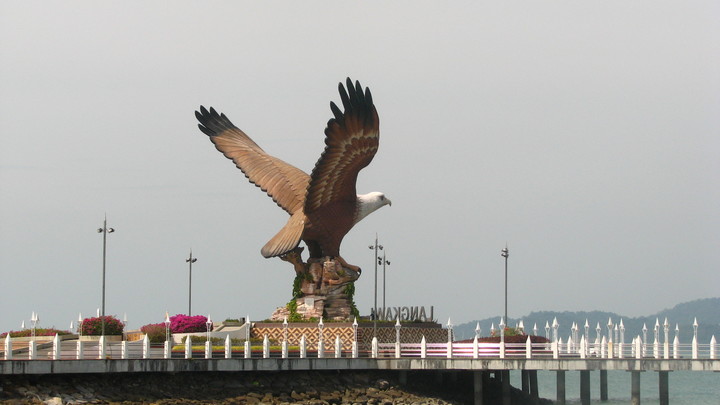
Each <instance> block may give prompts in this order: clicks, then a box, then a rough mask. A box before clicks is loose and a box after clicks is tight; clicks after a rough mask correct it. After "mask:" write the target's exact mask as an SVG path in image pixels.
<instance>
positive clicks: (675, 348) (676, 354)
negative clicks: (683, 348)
mask: <svg viewBox="0 0 720 405" xmlns="http://www.w3.org/2000/svg"><path fill="white" fill-rule="evenodd" d="M679 358H680V339H678V337H677V335H675V340H673V359H679Z"/></svg>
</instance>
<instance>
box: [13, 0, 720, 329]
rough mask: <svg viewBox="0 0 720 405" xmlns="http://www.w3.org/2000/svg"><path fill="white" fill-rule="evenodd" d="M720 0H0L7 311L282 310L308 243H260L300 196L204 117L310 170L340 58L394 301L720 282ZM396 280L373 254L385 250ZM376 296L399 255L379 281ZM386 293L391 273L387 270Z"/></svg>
mask: <svg viewBox="0 0 720 405" xmlns="http://www.w3.org/2000/svg"><path fill="white" fill-rule="evenodd" d="M718 17H720V3H718V2H716V1H712V0H711V1H690V2H687V1H581V2H578V1H563V0H560V1H535V2H515V1H510V2H494V1H493V2H490V1H454V2H429V1H398V2H380V1H367V2H336V1H332V2H330V1H312V2H279V1H270V2H244V1H232V2H231V1H211V2H199V1H176V2H173V3H172V5H170V3H167V2H140V1H122V2H119V1H105V2H96V1H75V2H65V1H48V2H46V1H43V2H39V1H8V0H4V1H0V60H2V63H0V280H1V281H0V285H1V287H0V296H1V298H0V301H1V302H2V304H0V332H2V331H7V330H17V329H19V328H20V326H21V322H23V321H25V323H26V324H29V320H30V317H31V314H32V312H37V313H38V315H39V318H40V322H39V326H43V327H51V326H54V327H57V328H61V329H67V328H68V327H69V325H70V322H71V321H73V320H77V318H78V316H79V314H80V313H81V314H82V315H83V316H84V317H85V316H94V315H95V313H96V310H97V308H100V306H101V302H102V298H101V297H102V251H103V244H102V239H103V238H102V234H99V233H97V228H99V227H101V226H102V224H103V219H104V217H105V216H107V221H108V226H109V227H112V228H114V229H115V232H114V233H112V234H108V237H107V250H106V253H107V259H106V260H107V262H106V283H105V286H106V313H108V314H113V315H117V316H118V317H120V318H122V317H123V316H125V315H126V316H127V319H128V328H130V329H134V328H139V327H140V326H142V325H145V324H148V323H158V322H162V321H163V319H164V317H165V312H166V311H167V312H169V313H170V314H171V315H173V314H177V313H186V312H187V310H188V276H189V274H188V273H189V269H188V264H187V263H186V262H185V259H186V258H187V257H188V255H189V253H190V250H192V253H193V256H195V257H197V258H198V260H197V262H196V263H195V264H194V265H193V280H192V312H193V315H196V314H202V315H210V317H211V318H212V319H213V320H216V321H219V320H222V319H226V318H238V317H244V316H246V315H249V316H250V318H251V319H252V320H260V319H265V318H268V317H269V316H270V314H271V313H272V312H273V310H274V309H275V308H276V307H280V306H283V305H285V304H286V303H287V302H288V301H289V299H290V297H291V293H292V281H293V277H294V272H293V270H292V267H291V266H290V265H289V264H288V263H286V262H283V261H281V260H280V259H278V258H274V259H264V258H263V257H262V256H261V255H260V248H261V247H262V246H263V245H264V244H265V243H266V242H267V241H268V240H269V239H270V238H271V237H272V236H273V235H274V234H275V233H276V232H277V231H278V230H279V229H280V228H281V227H282V226H283V225H284V224H285V221H286V220H287V216H286V213H285V212H284V211H282V210H281V209H280V208H278V207H277V206H276V205H275V204H274V203H273V202H272V200H271V199H270V198H268V197H267V196H266V195H264V193H262V192H261V191H260V190H259V189H257V188H256V187H254V186H253V185H251V184H249V183H248V182H247V180H246V179H245V177H244V176H243V175H242V173H241V172H240V171H239V170H238V169H237V168H235V166H234V164H233V163H232V162H231V161H229V160H227V159H226V158H224V157H223V156H222V155H221V154H220V153H219V152H218V151H216V150H215V148H214V147H213V145H212V144H211V142H209V140H208V139H207V137H206V136H205V135H204V134H202V133H201V132H200V131H199V130H198V128H197V121H196V119H195V117H194V111H195V110H196V109H198V108H199V106H200V105H204V106H207V107H209V106H213V107H214V108H216V109H217V110H218V111H220V112H224V113H225V114H226V115H227V116H228V117H229V118H230V119H231V120H232V121H233V123H234V124H235V125H237V126H238V127H239V128H241V129H243V130H244V131H245V132H246V133H247V134H248V135H249V136H250V137H252V138H253V139H254V140H255V141H256V142H257V143H258V144H259V145H260V146H261V147H263V148H264V149H265V150H266V151H267V152H269V153H270V154H272V155H274V156H277V157H280V158H281V159H283V160H285V161H287V162H288V163H291V164H293V165H295V166H296V167H298V168H300V169H302V170H304V171H306V172H308V173H309V172H310V171H311V170H312V167H313V166H314V164H315V162H316V161H317V158H318V157H319V155H320V153H321V151H322V149H323V147H324V134H323V130H324V128H325V124H326V122H327V120H328V119H329V118H330V117H331V116H332V115H331V112H330V108H329V102H330V101H335V102H339V99H340V98H339V96H338V92H337V85H338V83H339V82H341V81H344V79H345V78H346V77H348V76H349V77H351V78H352V79H353V80H359V81H360V82H361V84H362V85H363V86H368V87H370V89H371V91H372V94H373V99H374V101H375V104H376V107H377V110H378V113H379V116H380V148H379V151H378V153H377V155H376V156H375V159H374V160H373V162H372V163H371V164H370V165H369V166H368V167H367V168H366V169H364V170H363V171H362V172H361V173H360V176H359V179H358V192H360V193H366V192H370V191H382V192H384V193H385V194H386V195H387V197H388V198H390V199H391V200H392V202H393V205H392V206H391V207H387V206H386V207H383V208H382V209H380V210H379V211H377V212H375V213H373V214H372V215H370V216H369V217H367V218H365V219H364V220H363V221H362V222H361V223H359V224H358V225H356V226H355V228H353V229H352V230H351V231H350V233H349V234H348V235H347V236H346V237H345V239H344V241H343V245H342V247H341V253H342V255H343V257H344V258H345V259H346V260H347V261H348V262H349V263H353V264H356V265H359V266H361V267H362V268H363V269H364V271H363V274H362V276H361V278H360V279H359V280H358V282H357V284H356V296H355V301H356V303H357V305H358V307H359V309H360V312H361V313H362V314H369V312H370V308H371V307H372V305H373V297H374V260H375V259H374V255H375V252H374V251H372V250H369V249H368V246H369V245H372V244H374V242H375V237H376V235H377V237H378V238H379V243H380V244H381V245H383V246H384V248H385V249H384V250H383V253H385V254H386V259H387V260H389V261H390V263H391V264H390V265H389V266H387V267H386V288H385V291H386V303H387V306H425V307H427V308H429V307H430V306H432V307H433V309H434V314H435V316H436V317H437V318H438V320H439V321H440V322H442V323H446V322H447V319H448V318H450V319H451V320H452V322H453V323H454V324H458V323H462V322H468V321H472V320H476V319H483V318H487V317H491V316H499V315H501V314H502V313H503V311H504V269H505V268H504V265H505V263H504V259H503V257H501V255H500V253H501V249H502V248H504V247H505V246H506V244H507V246H508V248H509V252H510V256H509V258H508V263H507V264H508V284H509V287H508V314H509V316H510V317H513V318H517V317H522V316H523V315H525V314H528V313H530V312H532V311H542V310H556V311H582V310H606V311H614V312H617V313H620V314H623V315H626V316H639V315H648V314H652V313H655V312H657V311H659V310H661V309H664V308H670V307H672V306H674V305H675V304H677V303H680V302H685V301H690V300H694V299H699V298H707V297H717V296H720V271H719V270H720V249H718V247H719V246H720V210H719V209H718V207H720V177H719V173H720V159H718V152H720V136H718V135H720V114H718V112H719V111H720V25H718V24H717V20H718ZM379 278H380V279H381V280H382V269H380V272H379ZM378 295H379V297H382V281H380V282H379V291H378ZM378 301H379V303H380V304H381V303H382V298H378Z"/></svg>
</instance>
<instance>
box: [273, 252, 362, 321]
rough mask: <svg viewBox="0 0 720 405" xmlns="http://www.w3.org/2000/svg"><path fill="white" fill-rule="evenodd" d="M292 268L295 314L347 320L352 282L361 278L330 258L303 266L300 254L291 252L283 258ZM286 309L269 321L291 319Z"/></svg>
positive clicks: (312, 260) (350, 303) (280, 309)
mask: <svg viewBox="0 0 720 405" xmlns="http://www.w3.org/2000/svg"><path fill="white" fill-rule="evenodd" d="M282 259H283V260H285V261H287V262H290V263H292V264H293V266H294V267H295V272H296V284H295V291H293V294H294V295H295V298H294V301H295V303H296V306H295V312H296V313H298V314H300V315H301V316H302V317H303V318H305V319H310V318H320V317H323V318H325V319H331V320H347V319H350V318H351V315H352V310H353V298H352V296H353V294H354V292H355V286H354V284H353V282H354V281H355V280H357V279H358V278H359V277H360V273H359V272H357V271H355V270H354V269H350V268H348V267H343V266H342V265H341V264H340V262H339V261H338V260H334V259H331V258H329V257H325V258H319V259H313V258H311V259H308V261H307V262H303V261H302V259H301V258H300V253H299V252H291V253H290V254H288V255H286V256H285V257H283V258H282ZM290 315H291V311H290V309H288V308H287V307H281V308H277V309H276V310H275V312H273V314H272V316H271V317H270V319H271V320H276V321H281V320H283V319H285V317H290Z"/></svg>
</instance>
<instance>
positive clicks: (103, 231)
mask: <svg viewBox="0 0 720 405" xmlns="http://www.w3.org/2000/svg"><path fill="white" fill-rule="evenodd" d="M97 231H98V233H101V234H103V262H102V312H101V314H100V316H101V318H100V324H101V325H102V326H101V335H102V336H105V258H106V252H107V234H109V233H113V232H115V229H113V228H108V226H107V216H105V219H104V220H103V227H102V228H98V230H97Z"/></svg>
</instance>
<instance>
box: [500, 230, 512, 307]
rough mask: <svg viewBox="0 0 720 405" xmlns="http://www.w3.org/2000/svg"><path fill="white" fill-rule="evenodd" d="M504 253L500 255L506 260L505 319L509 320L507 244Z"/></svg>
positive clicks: (508, 252)
mask: <svg viewBox="0 0 720 405" xmlns="http://www.w3.org/2000/svg"><path fill="white" fill-rule="evenodd" d="M501 252H502V253H500V256H502V257H504V258H505V319H506V320H507V319H508V313H507V301H508V300H507V290H508V273H507V262H508V257H510V251H509V250H508V248H507V244H505V248H504V249H503V250H501Z"/></svg>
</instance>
